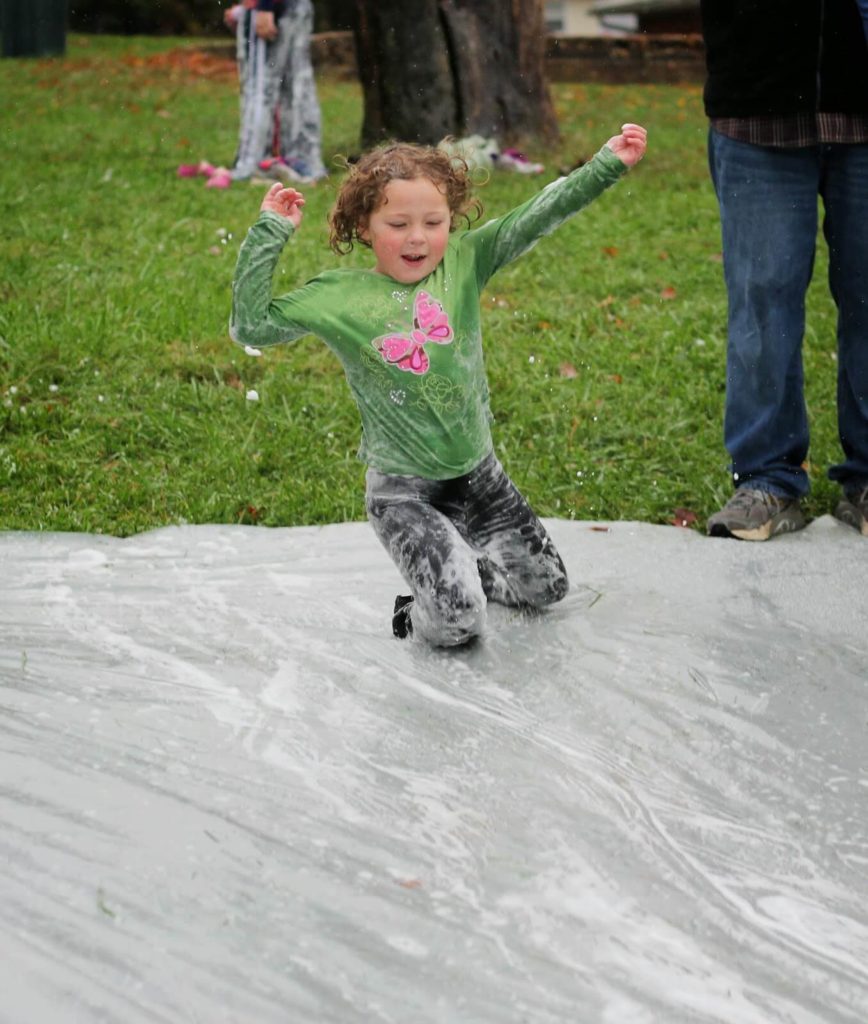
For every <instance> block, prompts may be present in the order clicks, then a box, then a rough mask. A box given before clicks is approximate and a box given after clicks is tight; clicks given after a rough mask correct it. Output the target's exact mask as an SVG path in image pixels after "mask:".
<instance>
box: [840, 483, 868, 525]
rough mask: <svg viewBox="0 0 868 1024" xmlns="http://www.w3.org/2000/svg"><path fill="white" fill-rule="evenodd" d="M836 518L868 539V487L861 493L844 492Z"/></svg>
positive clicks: (857, 491)
mask: <svg viewBox="0 0 868 1024" xmlns="http://www.w3.org/2000/svg"><path fill="white" fill-rule="evenodd" d="M835 518H836V519H840V520H841V522H842V523H846V524H847V525H848V526H852V527H853V528H854V529H855V530H858V531H859V532H860V533H861V534H862V536H863V537H868V487H863V488H862V490H861V491H859V490H856V491H844V497H843V498H842V499H841V500H840V501H839V502H838V507H837V508H836V509H835Z"/></svg>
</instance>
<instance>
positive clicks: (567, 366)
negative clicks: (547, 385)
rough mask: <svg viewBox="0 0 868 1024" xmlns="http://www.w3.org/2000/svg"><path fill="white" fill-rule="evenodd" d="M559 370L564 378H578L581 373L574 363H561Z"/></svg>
mask: <svg viewBox="0 0 868 1024" xmlns="http://www.w3.org/2000/svg"><path fill="white" fill-rule="evenodd" d="M559 370H560V374H561V376H562V377H578V375H579V371H578V370H577V369H576V368H575V366H573V364H572V363H561V365H560V367H559Z"/></svg>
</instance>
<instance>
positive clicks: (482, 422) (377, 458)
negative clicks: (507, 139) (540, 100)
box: [230, 124, 645, 646]
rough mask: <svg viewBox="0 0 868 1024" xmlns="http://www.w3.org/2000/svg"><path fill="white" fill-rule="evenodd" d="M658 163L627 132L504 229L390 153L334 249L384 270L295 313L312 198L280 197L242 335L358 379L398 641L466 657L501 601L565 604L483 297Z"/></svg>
mask: <svg viewBox="0 0 868 1024" xmlns="http://www.w3.org/2000/svg"><path fill="white" fill-rule="evenodd" d="M644 152H645V129H644V128H641V127H640V126H639V125H633V124H627V125H624V127H623V129H622V131H621V134H620V135H616V136H614V137H613V138H611V139H610V140H609V142H608V143H607V144H606V145H605V146H604V147H603V148H602V149H601V150H600V152H599V153H598V154H597V155H596V156H595V157H594V159H593V160H591V161H590V162H589V163H587V164H585V165H584V166H583V167H581V168H580V169H579V170H577V171H574V172H573V173H572V174H570V175H569V177H566V178H561V179H560V180H558V181H556V182H553V183H552V184H550V185H548V186H547V187H546V188H544V189H543V190H542V191H541V192H539V193H538V194H537V195H535V196H533V197H532V198H531V199H529V200H527V202H525V203H523V204H522V205H520V206H518V207H516V209H514V210H512V211H511V212H510V213H508V214H506V216H504V217H500V218H498V219H497V220H492V221H489V222H488V223H486V224H484V225H483V226H482V227H479V228H476V229H474V230H471V231H460V232H459V231H457V230H456V228H457V227H458V222H459V221H460V220H461V219H462V218H464V219H465V220H466V221H467V222H468V224H469V220H470V214H471V213H472V212H475V213H477V214H478V213H479V212H480V209H481V208H480V206H479V204H478V201H476V200H474V199H473V197H472V195H471V184H470V181H469V178H468V173H467V168H466V166H464V165H462V163H461V162H460V161H456V160H455V159H454V158H453V157H451V156H449V155H448V154H446V153H444V152H443V151H441V150H438V149H432V148H428V147H422V146H415V145H391V146H384V147H382V148H379V149H376V150H374V151H373V152H371V153H369V154H368V155H367V156H364V157H363V158H362V159H361V160H360V161H359V162H358V163H357V164H356V165H355V166H354V167H352V168H351V169H350V171H349V174H348V177H347V179H346V180H345V181H344V183H343V185H342V186H341V189H340V191H339V194H338V198H337V202H336V204H335V207H334V209H333V211H332V213H331V216H330V226H331V246H332V248H333V249H334V250H335V251H336V252H338V253H344V252H348V251H349V250H350V249H352V247H353V245H354V243H355V242H359V243H361V244H362V245H364V246H366V247H368V248H369V249H370V250H371V251H372V253H373V257H374V267H373V269H372V270H353V269H342V270H327V271H325V272H324V273H322V274H320V275H319V276H317V277H315V278H313V279H312V280H310V281H308V282H307V284H305V285H303V286H302V287H301V288H298V289H296V290H295V291H292V292H289V293H288V294H287V295H283V296H281V297H280V298H272V296H271V279H272V275H273V273H274V269H275V266H276V264H277V260H278V258H279V256H280V253H281V250H282V248H283V246H284V244H285V243H286V241H287V239H288V238H289V237H290V235H292V233H293V232H294V231H296V230H298V228H299V225H300V224H301V220H302V207H303V205H304V197H303V196H302V194H301V193H300V192H298V191H296V190H295V189H294V188H284V187H283V186H282V185H280V184H275V185H273V186H272V187H271V189H270V190H269V191H268V193H267V195H266V196H265V199H264V200H263V202H262V206H261V212H260V216H259V219H258V220H257V221H256V223H255V224H254V225H253V227H252V228H251V229H250V231H249V232H248V235H247V238H246V239H245V241H244V243H243V244H242V246H241V250H240V252H239V255H238V265H237V267H236V273H235V280H234V283H233V302H232V320H231V325H230V333H231V335H232V338H233V340H234V341H236V342H238V343H240V344H242V345H250V346H256V347H261V346H264V345H275V344H278V343H280V342H284V341H293V340H295V339H296V338H300V337H302V335H305V334H316V335H318V336H319V337H320V338H322V339H323V340H324V341H325V343H326V344H327V345H328V346H329V348H330V349H331V350H332V351H333V352H334V353H335V355H337V357H338V358H339V359H340V361H341V363H342V364H343V368H344V372H345V373H346V377H347V381H348V383H349V385H350V389H351V390H352V392H353V397H354V398H355V400H356V402H357V404H358V407H359V411H360V413H361V417H362V444H361V448H360V451H359V457H360V458H361V459H363V460H364V461H365V462H367V464H368V471H367V478H366V479H367V494H366V507H367V512H368V517H369V519H370V521H371V524H372V526H373V528H374V531H375V532H376V534H377V536H378V537H379V539H380V541H381V542H382V544H383V545H384V547H385V548H386V550H387V551H388V552H389V554H390V555H391V556H392V559H393V560H394V562H395V564H396V565H397V567H398V569H399V571H400V572H401V575H402V576H403V577H404V579H405V580H406V581H407V585H408V587H409V589H410V591H411V595H410V596H408V597H403V596H400V597H398V598H397V600H396V602H395V612H394V617H393V620H392V626H393V631H394V633H395V635H396V636H406V635H407V634H408V633H415V634H416V635H418V636H421V637H423V638H424V639H426V640H427V641H429V642H430V643H432V644H436V645H442V646H454V645H457V644H462V643H466V642H467V641H468V640H470V639H472V638H473V637H476V636H478V635H479V634H480V633H481V632H482V630H483V627H484V622H485V608H486V600H491V601H497V602H500V603H502V604H506V605H511V606H514V607H533V608H541V607H544V606H545V605H548V604H552V603H553V602H555V601H559V600H560V599H561V598H562V597H564V595H565V594H566V592H567V588H568V583H567V574H566V570H565V569H564V565H563V562H562V561H561V559H560V556H559V555H558V553H557V551H556V550H555V548H554V545H553V544H552V542H551V540H550V539H549V537H548V534H547V533H546V531H545V528H544V527H543V525H542V523H541V522H540V521H539V519H538V518H537V517H536V515H534V513H533V511H532V510H531V508H530V506H529V505H528V504H527V502H526V501H525V500H524V498H523V497H522V496H521V494H520V493H519V492H518V490H517V489H516V487H515V486H514V485H513V483H512V481H511V480H510V479H509V477H508V476H507V475H506V473H505V472H504V471H503V468H502V467H501V465H500V463H499V462H498V460H497V457H496V456H495V454H494V451H493V445H492V439H491V431H490V425H489V424H490V419H491V414H490V412H489V404H488V385H487V382H486V377H485V369H484V366H483V352H482V331H481V327H480V293H481V292H482V289H483V288H484V286H485V284H486V283H487V281H488V280H489V278H490V277H491V276H492V274H494V273H495V272H496V271H497V270H499V269H500V268H501V267H502V266H504V265H505V264H507V263H509V262H510V261H512V260H514V259H516V258H517V257H518V256H521V255H522V253H525V252H527V250H528V249H530V248H531V247H532V246H533V245H534V243H535V242H536V241H537V240H538V239H539V238H540V237H542V236H543V235H545V234H548V233H549V232H551V231H553V230H554V229H555V228H556V227H557V226H558V225H559V224H561V223H562V222H563V221H564V220H566V218H567V217H569V216H570V215H571V214H573V213H575V212H576V211H577V210H579V209H581V208H582V207H583V206H585V205H587V204H588V203H589V202H591V201H592V200H593V199H595V198H596V197H597V196H598V195H599V194H600V193H601V192H602V191H603V190H604V189H606V188H608V187H609V186H610V185H613V184H614V183H615V182H616V181H617V180H618V179H619V178H620V177H621V175H622V174H623V173H624V172H625V171H626V170H627V168H628V167H631V166H633V165H634V164H635V163H637V162H638V161H639V160H640V159H641V158H642V155H643V154H644Z"/></svg>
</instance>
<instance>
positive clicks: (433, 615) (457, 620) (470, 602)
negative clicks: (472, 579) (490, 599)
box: [413, 584, 486, 647]
mask: <svg viewBox="0 0 868 1024" xmlns="http://www.w3.org/2000/svg"><path fill="white" fill-rule="evenodd" d="M485 610H486V600H485V594H484V593H483V590H482V586H481V584H480V585H479V586H478V587H473V588H458V587H455V586H454V585H453V586H440V587H438V588H437V590H436V591H435V593H434V595H433V600H430V601H424V602H420V601H419V600H418V599H417V602H416V614H414V616H413V618H414V623H415V622H417V623H418V626H419V632H420V633H421V634H422V635H423V636H424V637H425V639H426V640H428V642H429V643H432V644H434V645H435V646H437V647H458V646H460V645H461V644H466V643H468V642H469V641H471V640H473V639H475V638H476V637H478V636H481V635H482V632H483V630H484V629H485Z"/></svg>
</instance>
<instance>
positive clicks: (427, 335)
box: [372, 292, 453, 374]
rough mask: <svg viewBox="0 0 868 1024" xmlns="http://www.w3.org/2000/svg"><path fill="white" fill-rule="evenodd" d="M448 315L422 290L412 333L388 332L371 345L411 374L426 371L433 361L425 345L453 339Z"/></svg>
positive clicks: (388, 359) (388, 360)
mask: <svg viewBox="0 0 868 1024" xmlns="http://www.w3.org/2000/svg"><path fill="white" fill-rule="evenodd" d="M452 337H453V334H452V328H451V327H450V326H449V317H448V316H447V315H446V312H445V310H444V309H443V307H442V306H441V305H440V303H439V302H438V301H437V300H436V299H432V298H431V296H430V295H429V294H428V293H427V292H419V293H418V294H417V295H416V298H415V301H414V303H413V330H412V331H411V332H410V333H409V334H385V335H383V337H382V338H374V340H373V342H372V344H373V346H374V348H375V349H376V350H377V351H378V352H379V353H380V355H381V356H382V357H383V359H384V360H385V361H386V362H387V363H391V364H392V365H394V366H397V367H398V369H399V370H406V371H407V372H408V373H419V374H421V373H427V372H428V367H429V366H430V361H429V359H428V356H427V355H426V354H425V349H424V348H423V346H424V345H425V344H426V343H427V342H429V341H433V342H436V343H437V344H438V345H448V344H449V342H450V341H452Z"/></svg>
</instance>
